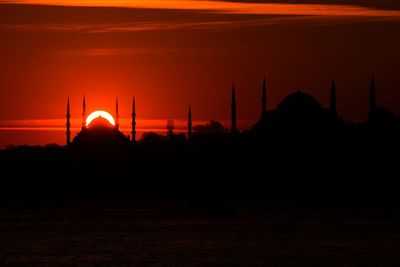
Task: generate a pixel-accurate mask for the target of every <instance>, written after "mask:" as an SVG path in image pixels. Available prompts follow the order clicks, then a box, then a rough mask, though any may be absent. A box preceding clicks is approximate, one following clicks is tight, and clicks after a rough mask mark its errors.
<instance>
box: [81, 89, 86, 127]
mask: <svg viewBox="0 0 400 267" xmlns="http://www.w3.org/2000/svg"><path fill="white" fill-rule="evenodd" d="M85 129H86V97H85V96H83V106H82V130H85Z"/></svg>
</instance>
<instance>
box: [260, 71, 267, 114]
mask: <svg viewBox="0 0 400 267" xmlns="http://www.w3.org/2000/svg"><path fill="white" fill-rule="evenodd" d="M266 114H267V86H266V82H265V77H264V80H263V87H262V97H261V119H263V118H265V116H266Z"/></svg>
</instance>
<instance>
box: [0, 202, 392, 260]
mask: <svg viewBox="0 0 400 267" xmlns="http://www.w3.org/2000/svg"><path fill="white" fill-rule="evenodd" d="M177 210H179V208H176V207H174V205H170V208H169V209H168V212H165V210H164V211H160V209H157V208H154V207H146V208H144V209H143V208H141V207H140V206H134V205H131V206H122V207H119V205H98V204H94V205H93V204H90V203H89V204H88V203H86V204H67V205H66V204H57V203H54V204H53V205H51V206H49V205H46V206H42V207H41V206H40V205H32V206H31V207H27V206H26V205H22V206H21V205H20V204H18V205H17V204H16V205H11V204H7V205H3V206H2V209H1V210H0V265H1V266H110V265H112V266H133V265H134V266H400V217H399V216H398V214H400V212H398V211H396V210H391V211H385V212H382V211H380V210H379V209H365V208H360V207H353V208H341V207H336V206H332V207H323V208H321V207H307V206H304V205H297V204H296V205H295V204H282V203H273V204H271V203H270V204H260V203H245V204H242V205H240V206H239V207H238V209H237V210H236V213H234V214H232V215H230V216H226V217H222V218H221V217H219V218H215V217H207V216H203V215H200V214H196V212H193V213H191V214H185V215H182V214H180V213H179V212H175V213H174V211H177Z"/></svg>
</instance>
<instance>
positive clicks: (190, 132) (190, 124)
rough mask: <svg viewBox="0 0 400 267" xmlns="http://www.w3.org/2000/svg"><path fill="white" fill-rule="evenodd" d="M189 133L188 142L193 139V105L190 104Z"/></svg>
mask: <svg viewBox="0 0 400 267" xmlns="http://www.w3.org/2000/svg"><path fill="white" fill-rule="evenodd" d="M187 126H188V131H187V136H188V141H189V142H190V140H191V139H192V105H191V104H189V113H188V124H187Z"/></svg>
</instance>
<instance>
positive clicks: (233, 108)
mask: <svg viewBox="0 0 400 267" xmlns="http://www.w3.org/2000/svg"><path fill="white" fill-rule="evenodd" d="M231 112H232V113H231V134H237V132H238V130H237V127H236V94H235V83H232V103H231Z"/></svg>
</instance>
